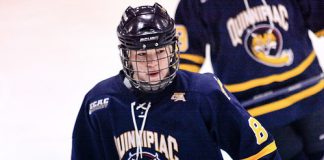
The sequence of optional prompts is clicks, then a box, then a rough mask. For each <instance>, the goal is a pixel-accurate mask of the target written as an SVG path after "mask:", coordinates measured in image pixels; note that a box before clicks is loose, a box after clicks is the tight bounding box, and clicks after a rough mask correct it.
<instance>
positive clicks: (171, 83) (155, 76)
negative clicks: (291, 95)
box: [72, 4, 280, 160]
mask: <svg viewBox="0 0 324 160" xmlns="http://www.w3.org/2000/svg"><path fill="white" fill-rule="evenodd" d="M117 32H118V38H119V40H120V42H121V44H120V46H119V48H120V51H121V53H120V56H121V61H122V64H123V71H121V72H120V73H119V74H118V75H116V76H114V77H112V78H109V79H107V80H104V81H102V82H100V83H98V84H97V85H96V86H95V87H94V88H93V89H91V90H90V91H89V92H88V94H87V95H86V96H85V99H84V101H83V104H82V107H81V109H80V112H79V115H78V117H77V120H76V123H75V127H74V131H73V145H72V159H77V160H81V159H85V160H97V159H98V160H103V159H108V160H116V159H125V160H131V159H145V160H166V159H170V160H178V159H183V160H205V159H206V160H207V159H210V160H211V159H222V155H221V152H220V149H224V150H225V151H227V152H228V153H229V154H230V155H231V156H232V157H233V158H234V159H280V156H279V154H278V152H277V150H276V144H275V141H274V140H273V139H272V137H271V135H270V134H268V132H267V131H266V130H265V129H264V128H263V127H262V125H261V124H260V123H259V122H258V121H257V120H256V119H255V118H253V117H251V116H250V115H249V114H248V113H247V112H246V111H245V110H244V108H243V107H241V106H240V104H239V103H238V102H237V100H236V99H235V98H234V97H233V96H232V95H231V94H230V93H229V92H227V90H226V89H224V86H223V85H222V83H221V81H220V80H219V79H218V78H217V77H216V76H214V75H213V74H203V75H202V74H197V73H191V72H185V71H178V65H179V55H178V53H179V50H178V44H177V37H176V36H175V25H174V21H173V19H171V18H170V17H169V15H168V14H167V12H166V10H165V9H164V8H162V7H161V6H160V5H159V4H154V5H153V6H140V7H137V8H132V7H128V8H127V9H126V11H125V13H124V14H123V16H122V20H121V22H120V24H119V26H118V28H117Z"/></svg>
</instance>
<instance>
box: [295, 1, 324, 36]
mask: <svg viewBox="0 0 324 160" xmlns="http://www.w3.org/2000/svg"><path fill="white" fill-rule="evenodd" d="M298 3H299V6H300V9H301V12H302V14H303V17H304V21H305V23H306V24H305V25H306V27H307V28H308V29H310V30H311V31H313V32H314V33H315V34H316V36H318V37H320V36H324V19H323V18H321V17H322V16H323V15H324V0H298Z"/></svg>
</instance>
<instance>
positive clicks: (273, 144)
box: [243, 141, 277, 160]
mask: <svg viewBox="0 0 324 160" xmlns="http://www.w3.org/2000/svg"><path fill="white" fill-rule="evenodd" d="M275 150H277V146H276V142H275V141H273V142H271V143H270V144H268V145H267V146H266V147H264V148H263V149H262V150H261V151H260V152H258V153H257V154H255V155H253V156H250V157H248V158H244V159H243V160H258V159H260V158H262V157H264V156H266V155H268V154H270V153H272V152H274V151H275Z"/></svg>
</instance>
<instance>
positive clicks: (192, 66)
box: [179, 64, 200, 72]
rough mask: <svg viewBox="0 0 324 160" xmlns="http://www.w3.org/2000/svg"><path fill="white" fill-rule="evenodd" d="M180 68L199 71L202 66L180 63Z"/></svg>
mask: <svg viewBox="0 0 324 160" xmlns="http://www.w3.org/2000/svg"><path fill="white" fill-rule="evenodd" d="M179 68H180V69H182V70H186V71H189V72H199V70H200V66H197V65H194V64H180V66H179Z"/></svg>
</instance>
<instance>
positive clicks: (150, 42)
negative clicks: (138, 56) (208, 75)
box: [117, 3, 179, 92]
mask: <svg viewBox="0 0 324 160" xmlns="http://www.w3.org/2000/svg"><path fill="white" fill-rule="evenodd" d="M117 34H118V38H119V41H120V43H121V44H120V45H119V49H120V56H121V60H122V64H123V71H124V73H125V75H126V78H127V79H128V80H129V81H130V82H131V84H132V85H133V86H134V87H135V88H138V89H140V90H141V91H145V92H157V91H160V90H163V89H164V88H165V87H166V86H167V85H169V84H170V83H171V82H172V80H173V78H174V77H175V74H176V71H177V70H178V68H179V55H178V53H179V48H178V40H177V37H176V30H175V23H174V20H173V19H172V18H171V17H170V16H169V15H168V13H167V11H166V10H165V9H164V8H163V7H162V6H161V5H159V4H158V3H155V4H154V5H153V6H139V7H136V8H132V7H128V8H127V9H126V10H125V12H124V14H123V16H122V19H121V22H120V24H119V25H118V27H117ZM163 47H165V49H168V51H169V52H170V53H171V54H170V55H169V56H168V57H167V58H168V62H169V65H168V67H167V68H159V70H163V69H168V70H169V73H168V75H167V76H166V77H161V78H160V79H159V81H156V82H152V81H149V82H147V81H140V80H136V79H134V74H138V73H136V72H137V71H136V70H134V69H133V67H132V65H131V62H134V61H131V60H130V51H131V50H135V51H145V50H148V49H159V48H163ZM169 48H170V49H169ZM147 72H149V71H147Z"/></svg>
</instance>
